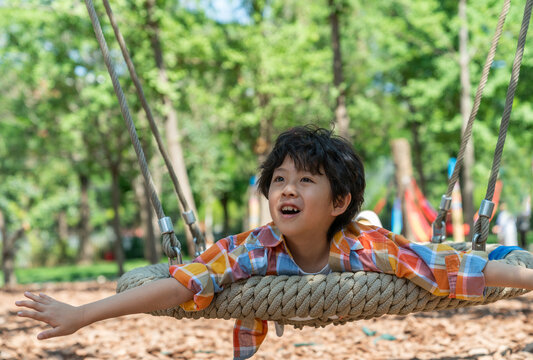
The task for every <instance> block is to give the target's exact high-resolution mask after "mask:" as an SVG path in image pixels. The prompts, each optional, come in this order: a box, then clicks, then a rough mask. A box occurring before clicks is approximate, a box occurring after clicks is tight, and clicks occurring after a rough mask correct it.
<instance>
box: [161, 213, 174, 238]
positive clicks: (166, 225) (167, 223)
mask: <svg viewBox="0 0 533 360" xmlns="http://www.w3.org/2000/svg"><path fill="white" fill-rule="evenodd" d="M159 230H160V231H161V234H172V233H173V232H174V226H173V225H172V219H170V218H169V217H168V216H165V217H164V218H161V219H159Z"/></svg>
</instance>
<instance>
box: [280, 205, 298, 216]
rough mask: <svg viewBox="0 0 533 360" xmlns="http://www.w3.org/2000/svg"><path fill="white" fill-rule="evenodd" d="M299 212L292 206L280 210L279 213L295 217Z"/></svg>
mask: <svg viewBox="0 0 533 360" xmlns="http://www.w3.org/2000/svg"><path fill="white" fill-rule="evenodd" d="M299 212H300V210H299V209H297V208H295V207H293V206H284V207H282V208H281V213H282V214H283V215H295V214H298V213H299Z"/></svg>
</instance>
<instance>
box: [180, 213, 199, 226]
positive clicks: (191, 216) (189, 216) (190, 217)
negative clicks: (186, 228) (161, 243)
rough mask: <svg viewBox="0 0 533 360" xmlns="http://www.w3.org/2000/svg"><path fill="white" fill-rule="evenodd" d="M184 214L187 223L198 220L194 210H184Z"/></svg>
mask: <svg viewBox="0 0 533 360" xmlns="http://www.w3.org/2000/svg"><path fill="white" fill-rule="evenodd" d="M182 215H183V220H185V223H186V224H187V225H191V224H194V222H195V221H196V217H195V216H194V212H193V211H192V210H189V211H184V212H183V213H182Z"/></svg>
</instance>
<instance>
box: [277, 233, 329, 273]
mask: <svg viewBox="0 0 533 360" xmlns="http://www.w3.org/2000/svg"><path fill="white" fill-rule="evenodd" d="M285 244H286V245H287V247H288V248H289V251H290V253H291V255H292V258H293V259H294V262H295V263H296V265H298V267H299V268H300V269H302V270H303V271H305V272H308V273H315V272H319V271H320V270H322V269H323V268H324V266H326V265H327V263H328V260H329V252H330V246H331V244H330V242H329V241H328V239H327V237H326V236H325V235H324V236H320V237H318V236H314V237H313V238H310V237H305V238H301V239H297V238H296V239H295V238H290V239H289V238H287V237H285Z"/></svg>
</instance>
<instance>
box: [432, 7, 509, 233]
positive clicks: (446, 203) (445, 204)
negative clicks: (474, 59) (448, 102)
mask: <svg viewBox="0 0 533 360" xmlns="http://www.w3.org/2000/svg"><path fill="white" fill-rule="evenodd" d="M510 5H511V0H505V2H504V4H503V7H502V10H501V12H500V16H499V17H498V24H497V25H496V31H495V32H494V36H493V37H492V41H491V46H490V49H489V53H488V55H487V59H486V60H485V65H484V66H483V71H482V73H481V79H480V80H479V85H478V88H477V91H476V96H475V98H474V104H473V106H472V110H471V112H470V117H469V118H468V122H467V125H466V127H465V129H464V132H463V134H462V137H461V146H460V148H459V153H458V154H457V162H456V164H455V168H454V170H453V173H452V176H451V177H450V180H449V182H448V190H447V191H446V194H445V195H443V196H442V200H441V203H440V206H439V212H438V215H437V218H436V219H435V221H434V222H433V224H432V229H433V236H432V238H431V241H432V242H435V243H439V242H442V241H444V240H445V239H446V227H445V225H444V224H445V221H446V215H447V213H448V210H449V209H450V205H451V199H452V191H453V188H454V186H455V183H456V182H457V180H458V179H459V174H460V172H461V169H462V167H463V159H464V154H465V151H466V147H467V145H468V142H469V141H470V138H471V136H472V127H473V125H474V121H475V119H476V116H477V113H478V110H479V106H480V104H481V98H482V97H483V90H484V89H485V85H486V84H487V79H488V76H489V72H490V68H491V67H492V63H493V62H494V56H495V54H496V49H497V48H498V43H499V41H500V38H501V35H502V32H503V26H504V24H505V19H506V17H507V14H508V13H509V8H510Z"/></svg>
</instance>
